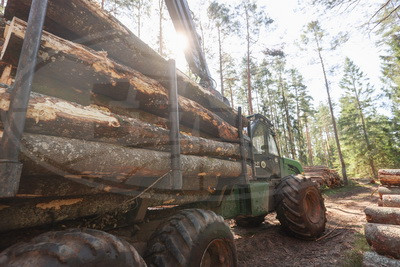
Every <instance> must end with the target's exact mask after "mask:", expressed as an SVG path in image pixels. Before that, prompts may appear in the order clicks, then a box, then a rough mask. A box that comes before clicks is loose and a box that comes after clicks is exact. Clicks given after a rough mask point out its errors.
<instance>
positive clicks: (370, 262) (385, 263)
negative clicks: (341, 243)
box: [362, 251, 400, 267]
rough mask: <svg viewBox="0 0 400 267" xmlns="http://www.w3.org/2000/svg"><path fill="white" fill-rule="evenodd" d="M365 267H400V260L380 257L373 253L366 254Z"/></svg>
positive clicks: (364, 257) (364, 258)
mask: <svg viewBox="0 0 400 267" xmlns="http://www.w3.org/2000/svg"><path fill="white" fill-rule="evenodd" d="M362 266H363V267H377V266H379V267H400V260H396V259H392V258H388V257H385V256H382V255H379V254H378V253H376V252H373V251H367V252H364V256H363V265H362Z"/></svg>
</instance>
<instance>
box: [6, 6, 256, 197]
mask: <svg viewBox="0 0 400 267" xmlns="http://www.w3.org/2000/svg"><path fill="white" fill-rule="evenodd" d="M30 4H31V1H30V0H13V1H8V3H7V6H6V9H5V18H6V19H8V20H9V23H8V25H7V26H6V27H5V28H4V27H3V28H2V29H3V31H4V34H3V36H4V44H3V45H2V49H1V58H0V59H1V69H0V70H1V71H2V75H1V81H2V83H6V84H9V85H11V84H12V81H13V79H14V75H15V70H16V69H17V67H18V61H19V55H20V52H21V49H22V43H23V41H24V38H25V33H26V28H27V25H26V20H27V18H28V14H29V7H30ZM3 23H4V22H3ZM44 28H45V31H44V32H43V36H42V42H41V46H40V49H39V55H38V64H37V70H36V72H35V76H34V80H33V85H32V91H33V92H32V93H31V98H30V102H29V107H28V111H27V121H26V126H25V135H24V137H23V147H22V151H21V160H22V162H23V163H24V169H23V176H25V177H28V176H34V175H41V176H49V177H52V176H54V175H60V176H63V177H67V178H73V179H75V180H78V179H86V180H88V181H93V179H95V180H96V181H98V182H99V183H102V182H104V183H106V184H107V185H108V191H111V192H113V190H111V189H110V188H120V189H121V188H122V189H124V190H125V189H129V188H130V187H132V188H137V186H142V185H143V184H148V182H143V179H148V181H151V182H152V181H154V180H155V179H157V178H158V177H160V176H162V175H163V174H165V173H166V172H168V170H169V169H170V166H169V164H170V155H169V153H168V152H169V151H170V140H169V120H168V118H169V89H168V87H169V84H170V81H171V78H170V77H169V75H168V73H169V72H168V62H167V61H166V60H165V59H164V58H162V57H161V56H160V55H158V54H157V53H156V52H155V51H153V50H152V49H151V48H150V47H148V46H147V45H146V44H144V43H143V42H142V41H141V40H140V39H139V38H137V37H136V36H135V35H134V34H133V33H132V32H130V31H129V30H128V29H127V28H126V27H125V26H123V25H122V24H121V23H120V22H119V21H117V20H116V19H115V18H114V17H112V16H111V15H110V14H108V13H106V12H105V11H103V10H102V9H101V8H100V7H99V6H98V5H97V4H96V3H94V2H93V1H89V0H71V1H57V0H49V6H48V10H47V17H46V22H45V26H44ZM177 81H178V94H179V96H178V105H179V110H180V125H181V127H180V143H181V153H182V154H183V155H182V171H183V176H184V187H187V188H190V186H192V185H193V186H194V185H196V184H200V185H201V186H200V187H201V188H200V189H203V190H208V189H209V188H212V187H215V186H216V183H217V182H218V179H219V178H236V177H239V176H240V175H241V173H242V170H241V162H240V159H241V153H240V147H239V130H238V125H237V124H238V121H239V120H238V114H237V112H236V111H234V110H233V109H232V108H231V107H230V106H229V105H227V104H226V103H225V102H224V99H223V97H222V96H221V95H220V94H219V93H218V92H216V91H215V90H213V89H209V90H208V89H205V88H202V87H201V86H199V85H198V84H196V83H195V82H193V81H191V80H189V79H188V78H187V77H186V76H185V75H184V74H182V73H181V72H179V71H178V73H177ZM10 90H12V89H0V112H1V113H3V114H4V113H5V112H7V111H8V106H9V103H10ZM2 117H4V116H2ZM242 120H243V121H244V125H246V123H247V119H246V118H244V117H243V118H242ZM4 123H5V122H4V121H1V120H0V137H1V135H2V129H3V127H4ZM248 172H251V169H250V168H248ZM189 178H190V179H189ZM193 178H197V179H199V181H200V180H201V182H195V183H193ZM204 179H205V180H204ZM207 179H208V180H207ZM185 181H186V182H185ZM205 181H211V182H210V184H207V183H205ZM197 189H199V188H197Z"/></svg>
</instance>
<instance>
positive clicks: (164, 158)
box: [21, 134, 241, 186]
mask: <svg viewBox="0 0 400 267" xmlns="http://www.w3.org/2000/svg"><path fill="white" fill-rule="evenodd" d="M22 140H23V146H22V151H21V152H22V157H21V158H22V159H21V160H22V162H23V163H24V169H23V174H29V175H50V174H57V175H60V176H64V177H75V176H76V177H77V178H81V177H82V176H85V177H88V178H93V179H104V180H108V181H111V182H114V183H118V184H121V185H126V186H129V185H130V182H131V181H134V182H137V179H135V178H137V177H141V178H146V177H160V176H162V175H163V174H165V173H167V172H168V171H169V170H170V154H169V153H167V152H159V151H153V150H146V149H138V148H126V147H121V146H116V145H112V144H107V143H99V142H90V141H83V140H76V139H67V138H62V137H54V136H45V135H35V134H25V135H24V137H23V139H22ZM181 159H182V174H183V176H184V177H199V176H200V177H210V178H213V179H218V178H220V177H221V178H230V177H232V178H233V177H239V176H240V174H241V163H240V162H234V161H228V160H221V159H215V158H209V157H198V156H190V155H182V158H181ZM135 185H137V184H135Z"/></svg>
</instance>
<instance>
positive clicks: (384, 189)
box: [378, 186, 400, 199]
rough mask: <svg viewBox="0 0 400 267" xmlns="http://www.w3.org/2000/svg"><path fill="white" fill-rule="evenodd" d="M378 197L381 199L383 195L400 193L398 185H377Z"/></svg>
mask: <svg viewBox="0 0 400 267" xmlns="http://www.w3.org/2000/svg"><path fill="white" fill-rule="evenodd" d="M378 193H379V197H380V198H381V199H382V196H384V195H400V187H395V186H394V187H385V186H379V188H378Z"/></svg>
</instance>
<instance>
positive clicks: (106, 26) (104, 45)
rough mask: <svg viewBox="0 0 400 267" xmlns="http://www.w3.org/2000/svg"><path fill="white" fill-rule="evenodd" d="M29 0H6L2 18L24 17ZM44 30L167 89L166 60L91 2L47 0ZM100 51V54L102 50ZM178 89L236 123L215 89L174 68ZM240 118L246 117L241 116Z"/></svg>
mask: <svg viewBox="0 0 400 267" xmlns="http://www.w3.org/2000/svg"><path fill="white" fill-rule="evenodd" d="M30 4H31V0H13V1H8V2H7V7H6V11H5V17H6V18H7V19H9V20H12V19H13V17H14V16H16V17H18V18H20V19H23V20H27V19H28V14H29V8H30ZM46 16H47V17H46V21H45V29H46V30H47V31H49V32H51V33H53V34H55V35H57V36H60V37H62V38H64V39H67V40H72V41H74V42H79V43H81V44H84V45H85V46H88V47H90V48H93V49H94V50H97V51H105V52H107V53H106V54H107V56H108V57H109V58H111V59H113V60H115V61H116V62H118V63H122V64H124V65H126V66H128V67H131V68H132V69H134V70H137V71H139V72H140V73H142V74H144V75H146V76H149V77H151V78H153V79H155V80H157V81H159V82H160V83H161V84H162V85H163V86H164V87H166V88H168V87H169V83H170V77H169V76H168V72H167V69H168V62H167V61H166V60H165V59H164V58H163V57H161V56H160V55H159V54H158V53H157V52H155V51H154V50H152V49H151V48H150V47H149V46H148V45H146V44H145V43H144V42H143V41H142V40H140V39H139V38H138V37H136V36H135V35H134V34H133V33H132V32H131V31H130V30H129V29H128V28H126V27H125V26H123V25H122V24H121V23H120V22H119V21H117V20H116V19H115V18H114V17H112V16H111V15H109V14H108V13H107V12H105V11H103V10H101V9H100V8H99V7H98V6H97V5H96V4H95V3H93V2H92V1H86V0H70V1H58V0H49V6H48V10H47V13H46ZM103 54H104V53H103ZM177 75H178V91H179V94H180V95H181V96H184V97H187V98H189V99H191V100H193V101H196V102H198V103H199V104H201V105H203V106H204V107H205V108H207V109H209V110H210V111H212V112H214V113H216V114H217V115H218V116H219V117H221V118H222V119H223V120H225V121H226V122H228V123H229V124H231V125H233V126H236V123H237V112H235V111H234V110H233V109H232V108H231V107H230V106H228V105H227V104H225V103H224V102H223V98H222V96H221V94H220V93H219V92H218V91H216V90H211V91H210V90H206V89H204V88H203V87H201V86H200V85H198V84H197V83H195V82H194V81H191V80H190V79H188V78H187V77H186V75H185V74H183V73H182V72H180V71H178V72H177ZM244 121H245V122H246V121H247V120H246V119H245V118H244Z"/></svg>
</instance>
